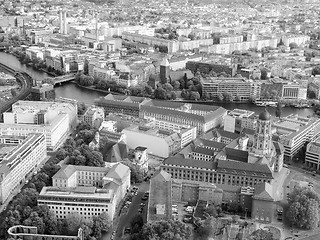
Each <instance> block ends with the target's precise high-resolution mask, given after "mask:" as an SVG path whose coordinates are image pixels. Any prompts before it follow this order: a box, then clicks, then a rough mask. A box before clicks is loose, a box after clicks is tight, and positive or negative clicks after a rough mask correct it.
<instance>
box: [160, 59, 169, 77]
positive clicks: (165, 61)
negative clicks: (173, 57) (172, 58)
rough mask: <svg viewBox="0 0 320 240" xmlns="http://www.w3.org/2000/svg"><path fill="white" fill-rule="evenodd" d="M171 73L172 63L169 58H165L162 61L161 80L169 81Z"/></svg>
mask: <svg viewBox="0 0 320 240" xmlns="http://www.w3.org/2000/svg"><path fill="white" fill-rule="evenodd" d="M169 75H170V63H169V61H168V59H167V58H164V59H163V60H162V62H161V63H160V81H161V83H167V82H168V79H169Z"/></svg>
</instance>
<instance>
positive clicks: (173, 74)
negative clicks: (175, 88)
mask: <svg viewBox="0 0 320 240" xmlns="http://www.w3.org/2000/svg"><path fill="white" fill-rule="evenodd" d="M185 74H187V78H188V79H191V78H193V77H194V75H193V73H192V72H191V71H190V70H181V71H174V72H170V74H169V77H170V79H171V81H179V80H180V79H182V78H183V77H184V75H185Z"/></svg>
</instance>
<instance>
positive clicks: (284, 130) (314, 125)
mask: <svg viewBox="0 0 320 240" xmlns="http://www.w3.org/2000/svg"><path fill="white" fill-rule="evenodd" d="M273 127H274V128H275V129H276V132H275V133H274V136H276V137H277V138H279V142H280V143H281V144H282V145H283V146H284V149H285V151H284V158H285V159H287V160H290V159H292V158H293V156H294V155H295V154H297V152H298V151H299V150H300V149H301V148H302V147H303V146H304V144H306V143H307V142H310V141H312V140H314V139H315V137H316V136H317V135H318V134H319V133H320V119H318V118H305V117H301V116H298V115H294V114H291V115H289V116H287V117H282V118H281V119H280V120H278V121H275V122H273Z"/></svg>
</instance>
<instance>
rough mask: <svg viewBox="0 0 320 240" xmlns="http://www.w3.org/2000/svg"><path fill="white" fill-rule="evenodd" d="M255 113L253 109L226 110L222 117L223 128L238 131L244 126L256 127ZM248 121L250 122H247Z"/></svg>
mask: <svg viewBox="0 0 320 240" xmlns="http://www.w3.org/2000/svg"><path fill="white" fill-rule="evenodd" d="M254 119H255V113H254V112H253V111H248V110H243V109H234V110H232V111H230V112H228V114H227V116H226V117H225V119H224V124H223V127H224V130H225V131H228V132H233V133H234V132H237V133H240V132H241V131H242V130H243V129H244V128H249V129H256V121H254ZM249 123H250V124H249Z"/></svg>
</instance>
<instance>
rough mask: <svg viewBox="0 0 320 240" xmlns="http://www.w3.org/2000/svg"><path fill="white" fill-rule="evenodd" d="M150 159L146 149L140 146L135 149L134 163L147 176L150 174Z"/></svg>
mask: <svg viewBox="0 0 320 240" xmlns="http://www.w3.org/2000/svg"><path fill="white" fill-rule="evenodd" d="M148 159H149V157H148V153H147V148H146V147H141V146H138V147H136V148H135V149H134V159H133V163H134V164H135V165H136V166H137V167H138V169H139V170H141V171H142V172H144V173H145V174H146V173H147V172H148Z"/></svg>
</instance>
